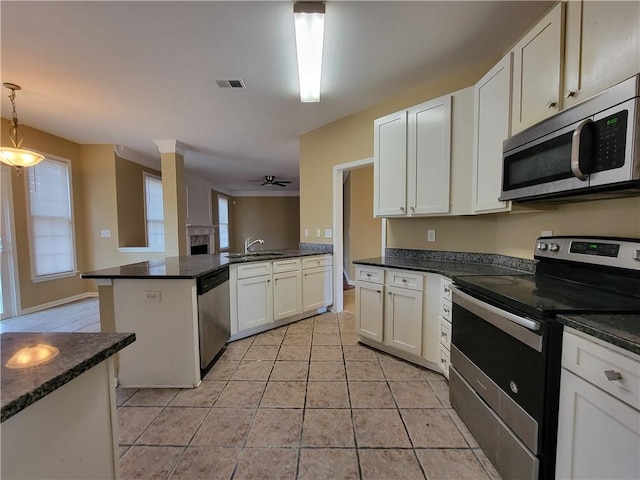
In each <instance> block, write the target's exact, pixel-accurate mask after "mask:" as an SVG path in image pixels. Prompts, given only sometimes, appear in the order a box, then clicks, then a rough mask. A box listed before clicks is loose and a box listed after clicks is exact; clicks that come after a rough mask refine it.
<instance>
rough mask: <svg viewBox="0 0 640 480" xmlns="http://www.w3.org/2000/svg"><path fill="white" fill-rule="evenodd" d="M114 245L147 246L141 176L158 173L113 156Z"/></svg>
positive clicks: (158, 172)
mask: <svg viewBox="0 0 640 480" xmlns="http://www.w3.org/2000/svg"><path fill="white" fill-rule="evenodd" d="M115 171H116V199H117V212H118V245H119V246H121V247H144V246H146V245H147V235H146V228H145V224H146V219H145V212H144V209H145V207H144V174H145V173H150V174H152V175H155V176H158V177H159V176H160V171H159V170H154V169H152V168H149V167H145V166H143V165H140V164H139V163H135V162H130V161H129V160H125V159H124V158H120V157H118V156H117V155H115Z"/></svg>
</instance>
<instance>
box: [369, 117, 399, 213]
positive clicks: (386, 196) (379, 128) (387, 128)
mask: <svg viewBox="0 0 640 480" xmlns="http://www.w3.org/2000/svg"><path fill="white" fill-rule="evenodd" d="M373 137H374V146H373V159H374V168H373V184H374V193H373V196H374V208H373V211H374V215H375V216H376V217H393V216H400V215H405V214H406V207H407V112H406V111H404V110H403V111H402V112H398V113H393V114H391V115H387V116H386V117H382V118H379V119H377V120H376V121H375V122H374V133H373Z"/></svg>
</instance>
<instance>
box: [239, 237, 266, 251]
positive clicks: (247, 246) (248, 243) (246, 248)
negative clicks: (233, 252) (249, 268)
mask: <svg viewBox="0 0 640 480" xmlns="http://www.w3.org/2000/svg"><path fill="white" fill-rule="evenodd" d="M252 238H253V237H249V238H247V239H246V240H245V241H244V253H249V249H250V248H251V247H253V246H254V245H255V244H256V243H264V240H262V239H261V238H256V239H255V240H253V241H251V239H252Z"/></svg>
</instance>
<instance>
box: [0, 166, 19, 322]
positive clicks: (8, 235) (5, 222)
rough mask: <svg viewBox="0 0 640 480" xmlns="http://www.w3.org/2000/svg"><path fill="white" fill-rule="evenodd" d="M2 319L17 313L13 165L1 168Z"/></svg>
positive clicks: (0, 251) (0, 284)
mask: <svg viewBox="0 0 640 480" xmlns="http://www.w3.org/2000/svg"><path fill="white" fill-rule="evenodd" d="M0 202H1V208H0V271H1V274H0V289H1V290H2V295H1V296H0V320H4V319H5V318H10V317H13V316H15V315H16V314H17V310H18V307H17V290H16V281H15V266H16V265H17V262H16V252H15V248H14V245H15V241H14V234H13V232H14V228H13V226H14V219H13V193H12V188H11V167H9V166H8V165H2V166H1V168H0Z"/></svg>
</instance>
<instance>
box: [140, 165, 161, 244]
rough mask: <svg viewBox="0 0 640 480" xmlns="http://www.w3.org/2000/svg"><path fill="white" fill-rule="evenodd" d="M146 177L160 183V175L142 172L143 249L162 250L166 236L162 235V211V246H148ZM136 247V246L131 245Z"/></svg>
mask: <svg viewBox="0 0 640 480" xmlns="http://www.w3.org/2000/svg"><path fill="white" fill-rule="evenodd" d="M147 178H153V179H154V180H159V181H160V183H161V184H162V177H161V176H159V175H155V174H153V173H150V172H142V193H143V195H144V202H143V205H144V239H145V241H146V242H147V245H146V247H144V251H156V252H164V251H165V248H166V238H165V237H164V211H163V212H162V246H155V247H150V246H149V229H148V225H149V219H148V217H147ZM162 187H163V188H162V197H163V198H164V185H162ZM133 248H136V247H133Z"/></svg>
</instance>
